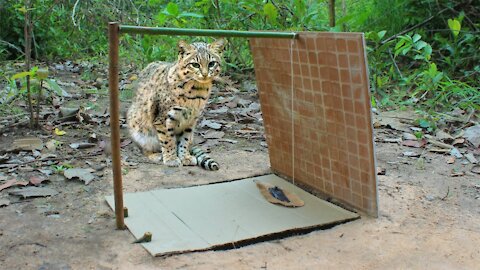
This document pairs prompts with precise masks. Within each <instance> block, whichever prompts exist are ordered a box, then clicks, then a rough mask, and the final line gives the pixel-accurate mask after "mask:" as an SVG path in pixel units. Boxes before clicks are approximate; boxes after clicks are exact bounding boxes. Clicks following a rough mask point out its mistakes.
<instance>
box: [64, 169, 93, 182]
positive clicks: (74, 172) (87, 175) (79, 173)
mask: <svg viewBox="0 0 480 270" xmlns="http://www.w3.org/2000/svg"><path fill="white" fill-rule="evenodd" d="M63 175H64V176H65V177H66V178H67V179H74V178H78V179H80V180H82V181H83V182H85V185H88V184H89V183H90V182H92V181H93V179H95V175H93V174H92V173H91V172H90V171H89V170H87V169H80V168H73V169H67V170H65V171H64V172H63Z"/></svg>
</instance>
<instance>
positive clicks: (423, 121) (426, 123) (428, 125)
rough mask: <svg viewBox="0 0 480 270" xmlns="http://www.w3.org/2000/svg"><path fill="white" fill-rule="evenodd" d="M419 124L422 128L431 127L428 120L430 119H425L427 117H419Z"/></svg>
mask: <svg viewBox="0 0 480 270" xmlns="http://www.w3.org/2000/svg"><path fill="white" fill-rule="evenodd" d="M418 125H419V126H420V127H422V128H429V127H430V122H428V120H425V119H419V120H418Z"/></svg>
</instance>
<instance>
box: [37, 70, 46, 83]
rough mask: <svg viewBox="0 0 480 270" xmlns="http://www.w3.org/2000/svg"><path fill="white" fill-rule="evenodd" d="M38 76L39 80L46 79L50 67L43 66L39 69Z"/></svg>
mask: <svg viewBox="0 0 480 270" xmlns="http://www.w3.org/2000/svg"><path fill="white" fill-rule="evenodd" d="M37 78H38V79H39V80H44V79H46V78H48V68H41V69H38V70H37Z"/></svg>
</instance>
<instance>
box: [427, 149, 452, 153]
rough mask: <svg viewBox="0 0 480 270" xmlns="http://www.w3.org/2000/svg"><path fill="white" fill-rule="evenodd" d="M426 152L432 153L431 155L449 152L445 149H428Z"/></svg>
mask: <svg viewBox="0 0 480 270" xmlns="http://www.w3.org/2000/svg"><path fill="white" fill-rule="evenodd" d="M428 151H430V152H433V153H442V154H446V153H449V152H450V149H445V148H430V149H428Z"/></svg>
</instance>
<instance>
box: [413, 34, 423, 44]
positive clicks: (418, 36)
mask: <svg viewBox="0 0 480 270" xmlns="http://www.w3.org/2000/svg"><path fill="white" fill-rule="evenodd" d="M421 38H422V36H420V35H419V34H415V35H414V36H413V38H412V41H413V43H415V42H417V41H419V40H420V39H421Z"/></svg>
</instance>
